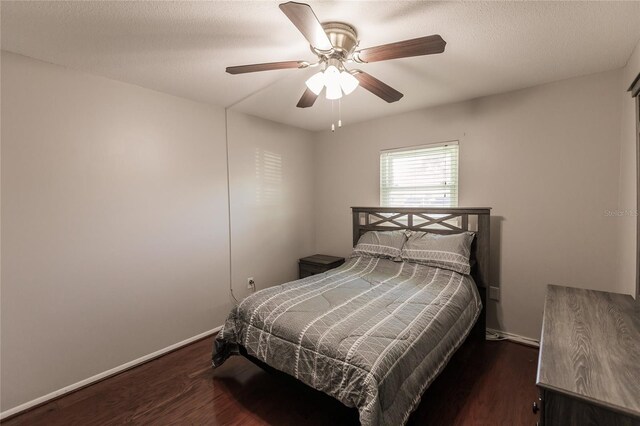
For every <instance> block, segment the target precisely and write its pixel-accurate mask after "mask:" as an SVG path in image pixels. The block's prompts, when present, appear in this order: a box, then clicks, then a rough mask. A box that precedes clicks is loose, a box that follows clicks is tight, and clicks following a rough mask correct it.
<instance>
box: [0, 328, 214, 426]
mask: <svg viewBox="0 0 640 426" xmlns="http://www.w3.org/2000/svg"><path fill="white" fill-rule="evenodd" d="M221 328H222V326H219V327H216V328H213V329H211V330H209V331H205V332H204V333H200V334H198V335H196V336H193V337H189V338H188V339H185V340H183V341H181V342H178V343H174V344H173V345H171V346H167V347H166V348H163V349H160V350H157V351H155V352H152V353H150V354H148V355H145V356H143V357H140V358H138V359H134V360H133V361H129V362H127V363H125V364H122V365H119V366H117V367H114V368H112V369H110V370H107V371H104V372H102V373H99V374H96V375H95V376H91V377H89V378H87V379H84V380H81V381H79V382H77V383H74V384H72V385H69V386H65V387H63V388H61V389H58V390H57V391H53V392H51V393H49V394H46V395H44V396H41V397H39V398H36V399H33V400H31V401H29V402H25V403H24V404H20V405H18V406H17V407H14V408H10V409H8V410H5V411H3V412H1V413H0V420H3V419H5V418H7V417H9V416H13V415H14V414H17V413H20V412H22V411H26V410H28V409H29V408H32V407H35V406H36V405H41V404H43V403H45V402H48V401H50V400H52V399H54V398H57V397H59V396H61V395H64V394H66V393H69V392H73V391H74V390H77V389H80V388H82V387H85V386H87V385H90V384H92V383H95V382H98V381H100V380H102V379H105V378H107V377H109V376H113V375H115V374H118V373H120V372H122V371H125V370H128V369H130V368H132V367H135V366H137V365H140V364H144V363H145V362H147V361H149V360H151V359H154V358H157V357H159V356H161V355H164V354H166V353H168V352H171V351H173V350H174V349H178V348H180V347H182V346H186V345H188V344H189V343H192V342H195V341H196V340H200V339H202V338H204V337H207V336H209V335H212V334H214V333H217V332H218V331H220V329H221Z"/></svg>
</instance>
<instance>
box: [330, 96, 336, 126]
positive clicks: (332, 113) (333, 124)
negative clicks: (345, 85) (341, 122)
mask: <svg viewBox="0 0 640 426" xmlns="http://www.w3.org/2000/svg"><path fill="white" fill-rule="evenodd" d="M333 116H334V112H333V101H331V132H335V131H336V125H335V123H334V122H333Z"/></svg>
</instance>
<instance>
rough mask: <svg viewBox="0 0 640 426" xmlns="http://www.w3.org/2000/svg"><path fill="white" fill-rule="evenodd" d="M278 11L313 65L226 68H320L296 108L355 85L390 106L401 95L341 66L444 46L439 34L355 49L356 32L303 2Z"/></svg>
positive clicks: (437, 50) (234, 71)
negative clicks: (323, 17) (308, 49)
mask: <svg viewBox="0 0 640 426" xmlns="http://www.w3.org/2000/svg"><path fill="white" fill-rule="evenodd" d="M280 10H282V11H283V12H284V14H285V15H287V17H288V18H289V20H291V22H292V23H293V25H295V26H296V28H298V30H299V31H300V32H301V33H302V35H303V36H304V37H305V38H306V39H307V40H308V41H309V43H310V45H311V51H312V52H313V53H314V54H315V55H316V56H317V57H318V61H317V62H315V63H309V62H307V61H284V62H270V63H265V64H251V65H241V66H235V67H227V72H228V73H229V74H243V73H250V72H257V71H270V70H281V69H288V68H310V67H318V66H324V70H323V71H320V72H318V73H316V74H314V75H313V76H312V77H311V78H309V79H308V80H307V81H306V85H307V89H306V90H305V92H304V93H303V94H302V97H301V98H300V101H299V102H298V105H297V107H298V108H308V107H310V106H312V105H313V104H314V103H315V101H316V99H317V98H318V96H319V95H320V93H321V92H322V90H323V89H326V90H325V96H326V98H327V99H340V98H341V97H342V95H343V93H344V94H345V95H348V94H350V93H351V92H353V91H354V90H355V89H356V88H357V87H358V85H360V86H362V87H364V88H365V89H367V90H368V91H369V92H371V93H373V94H374V95H376V96H378V97H380V98H382V99H384V100H385V101H387V102H389V103H391V102H396V101H398V100H400V98H402V96H404V95H403V94H402V93H400V92H398V91H397V90H395V89H394V88H393V87H391V86H389V85H387V84H385V83H383V82H382V81H380V80H378V79H377V78H375V77H373V76H371V75H370V74H367V73H366V72H364V71H362V70H359V69H352V70H348V69H347V68H346V66H345V64H349V63H354V62H355V63H359V64H366V63H368V62H378V61H387V60H389V59H398V58H407V57H411V56H422V55H432V54H435V53H442V52H444V47H445V45H446V44H447V43H446V42H445V41H444V40H443V39H442V37H440V36H439V35H437V34H436V35H430V36H426V37H420V38H414V39H411V40H405V41H399V42H396V43H390V44H384V45H381V46H375V47H369V48H366V49H357V48H358V45H359V40H358V33H357V32H356V30H355V29H354V28H353V27H352V26H350V25H348V24H345V23H343V22H326V23H324V24H321V23H320V22H319V21H318V18H317V17H316V15H315V13H314V12H313V9H311V6H309V5H308V4H305V3H296V2H292V1H290V2H287V3H282V4H281V5H280Z"/></svg>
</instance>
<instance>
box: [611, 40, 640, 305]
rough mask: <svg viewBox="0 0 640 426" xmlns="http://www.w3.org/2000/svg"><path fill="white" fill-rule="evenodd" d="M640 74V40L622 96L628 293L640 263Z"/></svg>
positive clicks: (622, 222) (623, 268) (623, 275)
mask: <svg viewBox="0 0 640 426" xmlns="http://www.w3.org/2000/svg"><path fill="white" fill-rule="evenodd" d="M638 73H640V42H638V44H637V45H636V48H635V50H634V52H633V54H632V55H631V57H630V58H629V61H628V62H627V65H626V66H625V67H624V68H623V69H622V79H621V80H620V82H621V84H620V87H619V93H620V97H621V98H622V100H621V102H622V111H621V119H622V121H621V126H622V127H621V133H620V137H621V139H620V140H621V144H620V199H619V205H618V210H619V212H620V214H621V216H620V217H618V218H617V219H616V220H617V221H618V222H619V244H620V247H619V250H618V252H619V253H620V277H619V280H620V281H619V288H620V289H621V291H622V292H624V293H630V294H633V295H635V294H636V263H637V262H638V252H637V249H636V245H637V236H636V235H637V234H636V232H637V231H636V227H637V219H638V218H637V217H636V216H635V215H634V214H633V213H634V212H637V209H638V204H637V203H638V192H637V191H638V190H637V182H638V181H637V177H636V173H637V152H636V150H637V148H636V144H637V129H636V104H635V99H634V98H632V97H631V93H629V92H627V90H628V89H629V86H630V85H631V83H632V82H633V80H634V79H635V78H636V76H637V75H638Z"/></svg>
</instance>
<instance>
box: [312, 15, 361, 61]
mask: <svg viewBox="0 0 640 426" xmlns="http://www.w3.org/2000/svg"><path fill="white" fill-rule="evenodd" d="M322 28H323V29H324V32H325V33H326V34H327V36H328V37H329V41H331V45H332V46H333V53H334V54H338V56H340V57H341V59H347V58H348V57H349V55H351V53H353V51H354V50H355V48H356V46H357V45H358V33H357V32H356V30H355V28H353V27H352V26H351V25H348V24H345V23H344V22H326V23H324V24H322ZM317 53H319V54H321V55H322V53H323V52H317Z"/></svg>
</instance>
